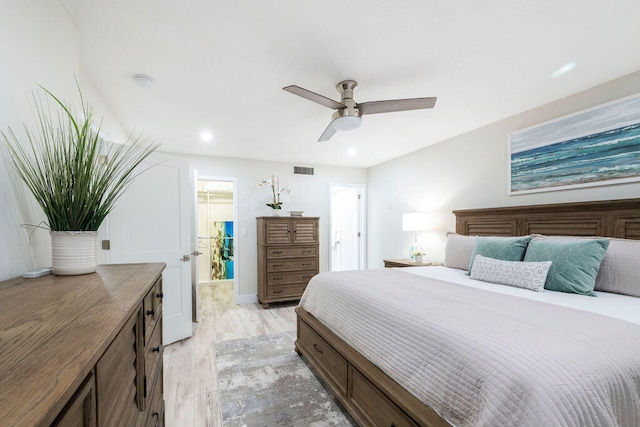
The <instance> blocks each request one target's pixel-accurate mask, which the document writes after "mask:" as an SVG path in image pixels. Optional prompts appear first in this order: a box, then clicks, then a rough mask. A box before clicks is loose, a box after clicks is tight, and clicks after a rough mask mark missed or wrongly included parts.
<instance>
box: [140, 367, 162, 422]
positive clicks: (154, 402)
mask: <svg viewBox="0 0 640 427" xmlns="http://www.w3.org/2000/svg"><path fill="white" fill-rule="evenodd" d="M160 370H161V371H162V366H160ZM162 387H163V384H162V372H161V373H160V375H158V376H157V377H156V378H155V381H154V382H153V384H152V385H150V392H149V398H148V400H149V402H150V403H149V410H148V411H147V417H146V419H145V420H144V423H142V424H141V425H142V426H145V427H158V426H164V398H163V390H162Z"/></svg>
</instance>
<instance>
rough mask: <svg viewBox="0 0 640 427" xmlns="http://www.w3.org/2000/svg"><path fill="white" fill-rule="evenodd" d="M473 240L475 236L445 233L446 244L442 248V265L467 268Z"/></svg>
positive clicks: (461, 268)
mask: <svg viewBox="0 0 640 427" xmlns="http://www.w3.org/2000/svg"><path fill="white" fill-rule="evenodd" d="M475 241H476V237H475V236H464V235H462V234H456V233H447V245H446V246H445V248H444V266H445V267H449V268H458V269H460V270H467V269H468V268H469V263H470V261H471V253H472V252H473V245H474V243H475Z"/></svg>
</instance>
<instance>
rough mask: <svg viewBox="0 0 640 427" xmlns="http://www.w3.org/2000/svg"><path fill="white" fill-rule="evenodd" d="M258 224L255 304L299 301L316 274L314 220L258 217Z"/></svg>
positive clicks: (316, 252)
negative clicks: (256, 302)
mask: <svg viewBox="0 0 640 427" xmlns="http://www.w3.org/2000/svg"><path fill="white" fill-rule="evenodd" d="M256 219H257V222H258V301H260V303H261V304H262V307H264V308H267V307H269V304H270V303H272V302H281V301H295V300H299V299H300V297H301V296H302V293H303V292H304V290H305V288H306V287H307V284H308V283H309V280H311V278H312V277H313V276H315V275H316V274H318V271H319V238H318V225H319V218H317V217H277V216H262V217H258V218H256Z"/></svg>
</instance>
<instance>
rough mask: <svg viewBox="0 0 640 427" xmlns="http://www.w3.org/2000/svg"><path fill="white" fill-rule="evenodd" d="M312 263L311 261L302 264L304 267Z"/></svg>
mask: <svg viewBox="0 0 640 427" xmlns="http://www.w3.org/2000/svg"><path fill="white" fill-rule="evenodd" d="M310 265H312V264H311V263H310V262H305V263H302V266H303V267H309V266H310Z"/></svg>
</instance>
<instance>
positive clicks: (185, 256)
mask: <svg viewBox="0 0 640 427" xmlns="http://www.w3.org/2000/svg"><path fill="white" fill-rule="evenodd" d="M180 261H183V262H187V261H191V255H182V258H181V259H180Z"/></svg>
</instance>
